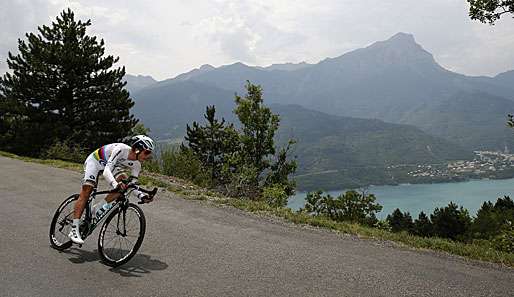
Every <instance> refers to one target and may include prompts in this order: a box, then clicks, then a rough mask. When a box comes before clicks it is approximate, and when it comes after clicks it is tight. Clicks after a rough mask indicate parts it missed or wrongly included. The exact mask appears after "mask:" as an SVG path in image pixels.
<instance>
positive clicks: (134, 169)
mask: <svg viewBox="0 0 514 297" xmlns="http://www.w3.org/2000/svg"><path fill="white" fill-rule="evenodd" d="M140 172H141V163H139V162H137V163H136V164H134V167H132V172H131V174H132V177H134V178H136V179H138V176H139V173H140ZM135 192H136V193H135V194H136V196H137V198H139V199H142V198H143V197H144V196H146V194H145V193H143V192H141V191H138V190H136V191H135Z"/></svg>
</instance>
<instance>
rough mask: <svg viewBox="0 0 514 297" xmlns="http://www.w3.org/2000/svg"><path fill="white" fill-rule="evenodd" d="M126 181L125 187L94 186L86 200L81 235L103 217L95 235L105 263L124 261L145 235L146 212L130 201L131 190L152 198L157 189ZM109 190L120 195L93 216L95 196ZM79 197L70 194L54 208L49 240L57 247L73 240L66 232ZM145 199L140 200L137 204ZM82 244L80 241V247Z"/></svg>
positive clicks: (92, 229)
mask: <svg viewBox="0 0 514 297" xmlns="http://www.w3.org/2000/svg"><path fill="white" fill-rule="evenodd" d="M125 183H126V184H127V189H126V190H125V191H120V190H116V189H115V190H111V191H101V192H97V188H96V187H95V188H94V189H93V192H92V193H91V196H90V197H89V199H88V201H87V204H86V207H85V211H84V215H83V218H82V220H81V224H80V226H79V230H80V235H81V237H82V239H83V240H85V239H86V238H87V237H88V236H89V235H91V234H92V233H93V231H94V230H95V228H96V227H97V226H99V225H100V223H101V222H102V221H103V220H104V219H105V221H104V223H103V225H102V228H101V229H100V234H99V236H98V253H99V254H100V258H101V259H102V261H103V262H104V263H106V264H107V265H109V266H114V267H116V266H120V265H123V264H125V263H127V262H128V261H129V260H130V259H131V258H132V257H134V255H135V254H136V253H137V251H138V249H139V247H141V244H142V243H143V238H144V236H145V230H146V219H145V215H144V213H143V211H142V210H141V208H140V207H139V206H137V205H136V204H134V203H131V202H129V196H130V194H131V193H132V191H134V190H139V191H141V192H143V193H146V194H148V195H149V196H150V198H153V197H154V196H155V194H156V193H157V188H154V189H153V190H151V191H150V190H147V189H143V188H141V187H139V186H138V185H137V184H135V183H132V182H131V181H130V180H128V181H125ZM110 193H120V194H121V195H120V197H119V198H118V199H117V200H116V201H115V202H113V206H112V207H111V209H109V211H107V212H105V213H104V214H103V215H102V216H101V217H100V218H96V217H95V214H94V213H93V202H94V201H95V198H96V197H97V196H99V195H107V194H110ZM78 198H79V194H73V195H71V196H70V197H68V198H66V200H64V201H63V202H62V203H61V205H60V206H59V207H58V208H57V210H56V211H55V214H54V217H53V219H52V223H51V224H50V244H51V245H52V247H53V248H55V249H57V250H60V251H63V250H65V249H68V248H70V247H71V246H72V244H73V242H72V241H71V239H70V238H69V237H68V234H69V232H70V228H71V224H72V222H73V212H74V205H75V201H76V200H77V199H78ZM145 202H146V201H144V200H140V201H139V202H138V204H143V203H145ZM81 246H82V245H79V247H81Z"/></svg>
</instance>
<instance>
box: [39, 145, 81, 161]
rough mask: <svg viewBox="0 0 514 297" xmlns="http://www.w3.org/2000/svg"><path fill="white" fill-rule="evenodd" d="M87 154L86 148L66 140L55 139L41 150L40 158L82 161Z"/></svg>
mask: <svg viewBox="0 0 514 297" xmlns="http://www.w3.org/2000/svg"><path fill="white" fill-rule="evenodd" d="M87 155H88V153H87V152H86V150H84V149H82V148H80V147H79V146H78V145H74V144H69V143H68V142H67V141H62V142H61V141H57V142H55V143H54V144H53V145H51V146H50V147H49V148H47V149H46V150H44V151H43V153H42V154H41V158H43V159H57V160H64V161H71V162H77V163H82V162H84V161H85V160H86V157H87Z"/></svg>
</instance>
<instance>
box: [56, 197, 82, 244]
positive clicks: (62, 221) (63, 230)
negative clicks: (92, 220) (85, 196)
mask: <svg viewBox="0 0 514 297" xmlns="http://www.w3.org/2000/svg"><path fill="white" fill-rule="evenodd" d="M78 198H79V194H74V195H71V196H70V197H68V198H66V200H64V201H63V202H62V203H61V205H60V206H59V207H58V208H57V210H56V211H55V214H54V217H53V219H52V223H50V234H49V235H50V244H51V245H52V247H53V248H54V249H57V250H60V251H62V250H65V249H67V248H69V247H71V245H72V242H71V239H70V238H69V237H68V234H69V233H70V229H71V224H72V223H73V211H74V206H75V201H76V200H77V199H78Z"/></svg>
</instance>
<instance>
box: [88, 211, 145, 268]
mask: <svg viewBox="0 0 514 297" xmlns="http://www.w3.org/2000/svg"><path fill="white" fill-rule="evenodd" d="M145 231H146V219H145V216H144V213H143V211H142V210H141V208H139V207H138V206H137V205H135V204H133V203H129V204H128V206H127V208H126V209H123V207H119V208H117V209H115V210H114V211H112V212H111V213H110V214H109V215H108V217H107V219H106V220H105V223H104V224H103V225H102V229H101V230H100V235H99V237H98V253H99V254H100V257H101V258H102V260H103V261H104V262H105V263H106V264H107V265H109V266H120V265H123V264H125V263H127V262H128V261H129V260H130V259H131V258H132V257H134V255H135V254H136V253H137V251H138V250H139V247H141V244H142V243H143V238H144V237H145Z"/></svg>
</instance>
